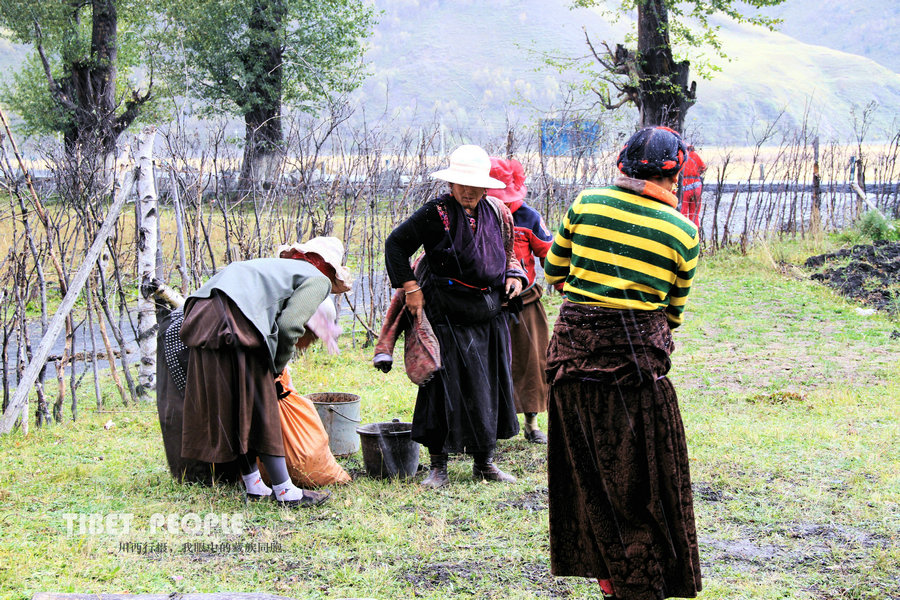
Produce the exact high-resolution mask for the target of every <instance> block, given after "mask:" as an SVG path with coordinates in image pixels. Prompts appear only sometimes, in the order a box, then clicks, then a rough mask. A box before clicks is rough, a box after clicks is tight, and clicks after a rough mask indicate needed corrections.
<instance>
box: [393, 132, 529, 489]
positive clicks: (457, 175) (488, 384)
mask: <svg viewBox="0 0 900 600" xmlns="http://www.w3.org/2000/svg"><path fill="white" fill-rule="evenodd" d="M490 170H491V160H490V157H489V156H488V154H487V152H485V151H484V150H483V149H482V148H480V147H478V146H472V145H464V146H460V147H459V148H457V149H456V150H454V151H453V153H452V154H451V155H450V166H449V168H446V169H442V170H440V171H436V172H435V173H432V175H431V177H432V178H434V179H440V180H442V181H446V182H448V183H449V184H450V186H449V190H448V193H445V194H443V195H441V196H439V197H437V198H434V199H432V200H430V201H429V202H427V203H426V204H425V205H424V206H422V207H421V208H420V209H419V210H417V211H416V212H415V213H413V215H412V216H410V217H409V219H407V220H406V221H405V222H403V223H401V224H400V225H399V226H398V227H397V228H396V229H395V230H394V231H393V232H392V233H391V235H390V236H388V239H387V241H386V243H385V262H386V265H387V271H388V276H389V277H390V280H391V284H392V285H393V286H394V287H395V288H403V289H404V291H405V293H406V307H407V310H409V311H410V312H411V313H412V314H414V315H415V314H418V312H419V311H422V310H424V311H425V313H426V315H427V316H428V320H429V321H430V322H431V325H432V327H433V328H434V332H435V335H436V337H437V338H438V342H439V344H440V349H441V362H442V364H443V369H442V370H441V371H439V372H438V373H436V374H435V376H434V377H433V378H432V379H431V380H430V381H429V382H428V383H426V384H425V385H423V386H422V387H420V388H419V393H418V397H417V399H416V407H415V411H414V414H413V423H412V437H413V439H414V440H416V441H417V442H419V443H421V444H422V445H424V446H425V447H426V448H428V451H429V453H430V454H431V471H430V473H429V475H428V477H427V478H426V479H425V480H424V481H423V482H422V485H423V486H425V487H430V488H437V487H441V486H444V485H446V484H447V483H448V482H449V478H448V475H447V455H448V454H451V453H460V452H464V453H467V454H471V455H472V456H473V458H474V465H473V468H472V474H473V476H474V477H475V478H476V479H483V480H487V481H505V482H509V481H515V478H514V477H513V476H512V475H508V474H507V473H504V472H503V471H501V470H500V469H499V468H497V466H496V465H495V464H494V462H493V457H494V448H495V447H496V444H497V440H498V439H506V438H511V437H513V436H515V435H516V434H517V433H518V431H519V423H518V419H517V418H516V408H515V404H514V401H513V390H512V379H511V374H510V355H509V352H510V341H509V329H508V327H507V323H506V317H505V315H503V314H501V313H500V309H501V304H502V302H503V300H504V297H507V298H512V297H515V296H517V295H518V294H519V293H520V292H521V291H522V285H523V284H524V283H525V282H526V281H527V279H526V276H525V272H524V271H523V270H522V268H521V265H520V264H519V261H518V260H516V257H515V254H514V252H513V229H514V224H513V219H512V214H511V213H510V212H509V209H508V208H506V207H505V206H504V205H503V204H502V203H501V202H499V201H496V200H494V199H486V198H485V193H484V192H485V189H490V188H502V187H504V184H503V182H501V181H498V180H496V179H494V178H492V177H490V176H489V172H490ZM419 248H424V250H425V256H424V258H423V259H422V261H421V263H420V264H419V266H418V267H417V269H416V271H415V272H413V269H412V267H411V266H410V258H411V257H412V256H413V254H415V253H416V252H417V251H418V250H419Z"/></svg>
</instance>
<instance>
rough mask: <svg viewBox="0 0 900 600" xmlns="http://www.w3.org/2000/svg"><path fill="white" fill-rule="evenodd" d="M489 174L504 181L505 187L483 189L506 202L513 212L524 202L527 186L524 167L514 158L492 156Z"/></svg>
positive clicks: (489, 194)
mask: <svg viewBox="0 0 900 600" xmlns="http://www.w3.org/2000/svg"><path fill="white" fill-rule="evenodd" d="M490 175H491V177H493V178H494V179H499V180H500V181H502V182H503V183H505V184H506V188H505V189H502V190H498V189H491V190H485V193H486V194H487V195H488V196H493V197H494V198H497V199H498V200H500V201H501V202H503V203H504V204H506V206H508V207H509V210H510V211H511V212H515V211H516V209H517V208H519V207H520V206H521V205H522V202H524V200H525V194H527V193H528V188H527V187H525V169H523V168H522V163H520V162H519V161H517V160H516V159H514V158H511V159H509V160H503V159H502V158H497V157H495V156H492V157H491V173H490Z"/></svg>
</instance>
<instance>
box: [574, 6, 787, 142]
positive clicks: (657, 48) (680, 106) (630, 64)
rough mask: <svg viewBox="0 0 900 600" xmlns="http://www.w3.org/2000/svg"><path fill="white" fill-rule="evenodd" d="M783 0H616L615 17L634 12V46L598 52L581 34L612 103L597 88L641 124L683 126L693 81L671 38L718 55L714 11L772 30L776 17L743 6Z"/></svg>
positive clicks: (693, 92)
mask: <svg viewBox="0 0 900 600" xmlns="http://www.w3.org/2000/svg"><path fill="white" fill-rule="evenodd" d="M782 2H784V0H715V1H714V2H708V1H706V0H620V4H619V6H618V8H617V9H616V12H617V14H618V15H622V14H626V13H628V12H630V11H632V10H635V9H636V10H637V48H636V49H635V48H628V47H626V46H625V45H624V44H617V45H616V47H615V49H612V48H610V46H609V45H608V44H607V43H606V42H603V47H604V49H603V51H598V49H597V48H596V47H595V45H594V44H593V43H592V41H591V39H590V37H589V36H588V35H587V34H585V37H586V39H587V43H588V46H589V47H590V49H591V52H592V55H593V58H594V59H595V60H596V61H597V62H598V63H599V64H600V65H601V67H602V68H603V70H604V72H605V75H603V76H602V78H603V79H604V80H605V81H606V82H607V83H609V84H610V85H612V86H613V87H614V88H615V89H616V90H617V91H618V101H617V102H615V103H614V102H613V101H612V100H611V99H610V97H609V94H608V92H605V90H596V91H597V93H598V94H599V95H600V97H601V101H602V102H603V104H604V106H605V107H606V108H607V109H610V110H612V109H616V108H618V107H620V106H622V105H624V104H627V103H631V104H634V105H635V106H636V107H637V109H638V111H639V113H640V119H641V125H642V126H650V125H667V126H669V127H671V128H673V129H675V130H677V131H682V130H683V127H684V117H685V114H686V113H687V111H688V109H689V108H690V107H691V106H693V104H694V103H695V102H696V98H697V95H696V90H697V82H696V81H694V82H691V83H690V85H688V80H689V76H690V62H689V61H687V60H680V61H679V60H676V59H675V56H674V55H673V53H672V40H673V39H674V41H675V42H676V44H685V45H688V46H693V47H701V46H707V47H712V48H713V49H714V50H715V51H716V52H718V53H720V54H721V53H722V48H721V44H720V42H719V39H718V36H717V31H718V26H716V25H715V24H713V23H712V22H711V20H710V19H711V18H712V17H713V16H714V15H719V14H721V15H725V16H727V17H730V18H731V19H734V20H735V21H738V22H742V23H743V22H746V23H752V24H755V25H762V26H765V27H767V28H770V29H771V28H773V27H774V26H775V25H776V24H777V21H775V20H773V19H769V18H766V17H763V16H759V15H748V14H745V13H744V12H743V11H742V10H741V8H739V7H738V5H739V4H743V5H745V6H746V7H747V8H750V9H754V8H762V7H765V6H775V5H778V4H781V3H782ZM601 4H604V5H605V2H601V0H575V1H574V3H573V6H575V7H581V8H585V7H592V6H598V5H601Z"/></svg>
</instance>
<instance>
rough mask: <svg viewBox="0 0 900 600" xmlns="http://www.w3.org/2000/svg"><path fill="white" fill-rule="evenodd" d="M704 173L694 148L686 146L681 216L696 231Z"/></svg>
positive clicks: (700, 160)
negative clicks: (692, 225)
mask: <svg viewBox="0 0 900 600" xmlns="http://www.w3.org/2000/svg"><path fill="white" fill-rule="evenodd" d="M704 173H706V165H705V164H704V163H703V159H701V158H700V155H699V154H697V151H696V150H694V146H692V145H690V146H688V158H687V160H686V161H685V163H684V168H682V170H681V176H682V184H681V186H682V187H681V189H682V194H683V195H682V199H681V214H683V215H684V216H686V217H687V218H688V219H690V220H691V221H692V222H693V223H694V225H696V226H697V229H700V196H701V194H702V193H703V179H702V177H703V174H704Z"/></svg>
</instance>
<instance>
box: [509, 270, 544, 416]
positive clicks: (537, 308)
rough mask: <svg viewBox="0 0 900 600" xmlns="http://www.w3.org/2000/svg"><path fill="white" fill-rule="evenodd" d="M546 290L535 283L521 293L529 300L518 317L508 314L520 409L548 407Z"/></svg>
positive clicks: (520, 410)
mask: <svg viewBox="0 0 900 600" xmlns="http://www.w3.org/2000/svg"><path fill="white" fill-rule="evenodd" d="M542 295H543V290H542V289H541V286H539V285H535V286H534V287H532V288H531V289H530V290H528V291H527V292H524V293H523V294H522V300H523V301H524V302H525V303H526V304H525V306H524V307H523V309H522V312H520V313H519V314H518V315H517V318H518V322H516V317H512V316H511V317H510V318H509V337H510V341H511V342H512V379H513V392H514V398H515V402H516V412H517V413H520V414H521V413H539V412H546V410H547V383H546V380H545V378H544V370H545V369H546V368H547V345H548V344H549V343H550V327H549V325H548V322H547V313H546V311H545V310H544V305H543V303H542V302H541V296H542Z"/></svg>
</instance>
